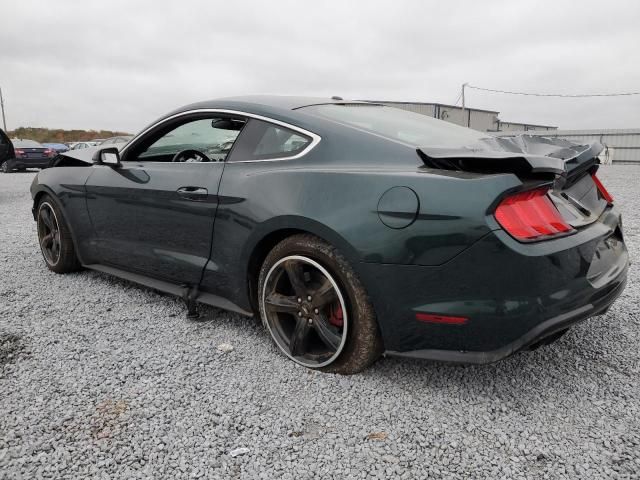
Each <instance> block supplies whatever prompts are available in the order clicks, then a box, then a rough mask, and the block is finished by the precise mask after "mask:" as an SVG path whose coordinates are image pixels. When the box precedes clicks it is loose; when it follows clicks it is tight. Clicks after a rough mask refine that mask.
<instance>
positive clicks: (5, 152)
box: [0, 128, 15, 172]
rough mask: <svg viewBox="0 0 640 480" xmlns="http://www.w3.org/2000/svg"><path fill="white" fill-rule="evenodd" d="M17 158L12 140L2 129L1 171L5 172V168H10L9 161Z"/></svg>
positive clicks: (0, 132)
mask: <svg viewBox="0 0 640 480" xmlns="http://www.w3.org/2000/svg"><path fill="white" fill-rule="evenodd" d="M14 157H15V154H14V152H13V143H11V139H10V138H9V137H8V136H7V134H6V133H4V130H2V129H1V128H0V170H2V171H3V172H4V171H5V168H8V165H9V160H12V159H13V158H14Z"/></svg>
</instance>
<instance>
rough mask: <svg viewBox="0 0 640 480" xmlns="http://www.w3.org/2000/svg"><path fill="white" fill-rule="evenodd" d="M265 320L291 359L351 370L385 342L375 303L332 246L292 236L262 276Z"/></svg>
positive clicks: (276, 250)
mask: <svg viewBox="0 0 640 480" xmlns="http://www.w3.org/2000/svg"><path fill="white" fill-rule="evenodd" d="M258 292H259V305H260V315H261V317H262V321H263V323H264V324H265V326H266V327H267V329H268V330H269V333H270V334H271V337H272V338H273V340H274V342H275V343H276V345H277V346H278V348H280V350H282V352H283V353H284V354H285V355H286V356H288V357H289V358H291V359H292V360H293V361H295V362H297V363H299V364H301V365H304V366H305V367H308V368H312V369H318V370H322V371H325V372H333V373H341V374H352V373H357V372H360V371H362V370H363V369H365V368H366V367H368V366H369V365H371V364H372V363H373V362H374V361H375V360H376V359H377V358H378V357H379V356H380V354H381V353H382V351H383V346H382V340H381V337H380V332H379V330H378V324H377V320H376V317H375V313H374V310H373V307H372V306H371V302H370V301H369V298H368V296H367V294H366V291H365V290H364V287H363V286H362V284H361V283H360V280H359V279H358V277H357V275H356V273H355V272H354V271H353V269H352V268H351V266H350V265H349V263H348V262H347V261H346V259H344V257H342V255H341V254H340V253H339V252H338V251H337V250H336V249H335V248H334V247H332V246H331V245H329V244H327V243H326V242H324V241H322V240H320V239H319V238H317V237H315V236H312V235H306V234H305V235H294V236H292V237H289V238H287V239H285V240H283V241H282V242H280V243H279V244H278V245H276V247H275V248H274V249H273V250H272V251H271V252H270V253H269V255H267V258H266V259H265V261H264V263H263V265H262V268H261V270H260V278H259V289H258Z"/></svg>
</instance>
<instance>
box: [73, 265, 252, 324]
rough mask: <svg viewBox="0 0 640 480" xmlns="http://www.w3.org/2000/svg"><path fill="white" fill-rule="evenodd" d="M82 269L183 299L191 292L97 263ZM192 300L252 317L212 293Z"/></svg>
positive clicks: (202, 293)
mask: <svg viewBox="0 0 640 480" xmlns="http://www.w3.org/2000/svg"><path fill="white" fill-rule="evenodd" d="M84 267H85V268H89V269H91V270H95V271H97V272H102V273H106V274H108V275H113V276H114V277H118V278H122V279H123V280H128V281H130V282H133V283H137V284H139V285H144V286H145V287H149V288H154V289H156V290H159V291H161V292H164V293H169V294H171V295H175V296H177V297H181V298H184V297H185V296H186V295H187V294H189V292H190V291H192V290H193V289H192V288H190V287H188V286H184V285H177V284H175V283H171V282H167V281H164V280H158V279H156V278H151V277H147V276H145V275H140V274H138V273H132V272H127V271H126V270H121V269H119V268H115V267H111V266H108V265H102V264H99V263H92V264H90V265H84ZM194 299H195V300H196V301H198V302H200V303H204V304H206V305H211V306H212V307H217V308H222V309H223V310H229V311H232V312H236V313H240V314H241V315H245V316H247V317H252V316H253V313H252V312H249V311H247V310H244V309H243V308H241V307H239V306H238V305H236V304H235V303H233V302H231V301H229V300H227V299H226V298H222V297H219V296H218V295H214V294H212V293H206V292H198V293H197V294H196V296H195V297H194Z"/></svg>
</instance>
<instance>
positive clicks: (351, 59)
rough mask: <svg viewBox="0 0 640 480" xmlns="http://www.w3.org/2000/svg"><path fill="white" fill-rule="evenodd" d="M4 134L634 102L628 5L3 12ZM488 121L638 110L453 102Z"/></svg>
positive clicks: (85, 7)
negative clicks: (271, 100)
mask: <svg viewBox="0 0 640 480" xmlns="http://www.w3.org/2000/svg"><path fill="white" fill-rule="evenodd" d="M1 10H2V14H1V15H2V22H1V26H0V87H2V89H3V93H4V96H5V107H6V111H7V126H8V128H9V129H13V128H15V127H17V126H37V127H50V128H86V129H90V128H91V129H101V128H105V129H120V130H126V131H129V132H135V131H137V130H139V129H140V128H142V127H143V126H144V125H146V124H147V123H149V122H150V121H152V120H153V119H154V118H156V117H158V116H160V115H162V114H164V113H165V112H167V111H169V110H172V109H174V108H176V107H178V106H181V105H183V104H186V103H190V102H193V101H198V100H206V99H212V98H218V97H224V96H230V95H244V94H257V93H273V94H288V95H292V94H294V95H299V94H301V95H319V96H331V95H340V96H343V97H345V98H360V99H362V98H365V99H376V100H404V101H419V102H440V103H449V104H450V103H453V102H455V100H456V98H457V97H458V94H459V91H460V85H461V84H462V83H463V82H469V83H470V84H472V85H477V86H482V87H488V88H495V89H503V90H519V91H532V92H547V93H558V92H559V93H567V94H575V93H607V92H621V91H640V61H638V60H640V54H639V53H638V46H639V45H640V27H639V25H640V2H638V1H637V0H632V1H616V0H612V1H608V2H603V1H602V0H598V1H592V0H583V1H581V2H574V1H560V0H555V1H549V2H543V1H538V2H523V1H490V0H486V1H481V2H480V1H475V2H473V1H467V2H458V1H452V0H447V1H441V0H440V1H433V2H427V1H419V0H416V1H408V0H407V1H403V0H392V1H377V0H376V1H372V0H367V1H365V0H362V1H347V0H341V1H319V0H314V1H280V0H268V1H253V0H234V1H231V0H229V1H213V0H205V1H190V0H181V1H167V0H162V1H159V0H156V1H116V0H110V1H108V2H107V1H104V0H102V1H99V2H98V1H89V0H87V1H83V2H78V1H71V0H56V1H51V0H42V1H33V0H20V1H10V0H3V5H2V7H1ZM467 105H468V106H470V107H475V108H483V109H488V110H497V111H500V112H501V113H500V119H501V120H503V121H520V122H529V123H537V124H552V125H558V126H560V127H561V128H633V127H636V128H637V127H640V96H635V97H618V98H587V99H562V98H535V97H520V96H506V95H498V94H489V93H483V92H479V91H475V90H468V95H467Z"/></svg>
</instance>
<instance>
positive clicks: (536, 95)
mask: <svg viewBox="0 0 640 480" xmlns="http://www.w3.org/2000/svg"><path fill="white" fill-rule="evenodd" d="M466 87H467V88H473V89H474V90H483V91H485V92H493V93H506V94H508V95H526V96H532V97H564V98H587V97H629V96H632V95H640V92H623V93H585V94H575V95H571V94H564V93H533V92H511V91H509V90H496V89H493V88H483V87H475V86H473V85H468V84H467V85H466Z"/></svg>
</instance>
